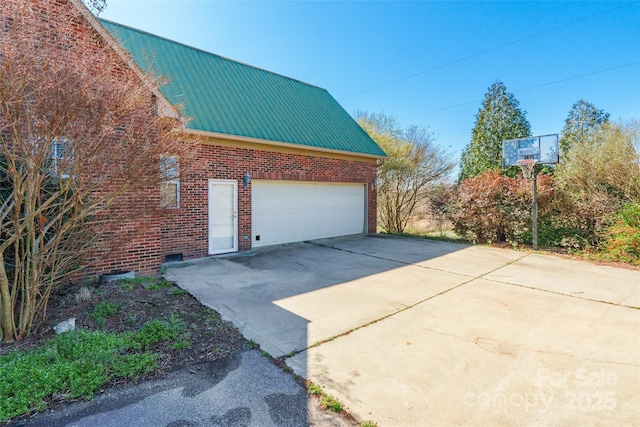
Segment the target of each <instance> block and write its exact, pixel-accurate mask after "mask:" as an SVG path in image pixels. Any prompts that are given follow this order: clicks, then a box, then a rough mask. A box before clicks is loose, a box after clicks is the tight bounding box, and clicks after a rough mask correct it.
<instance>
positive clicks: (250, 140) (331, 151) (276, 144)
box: [185, 129, 387, 160]
mask: <svg viewBox="0 0 640 427" xmlns="http://www.w3.org/2000/svg"><path fill="white" fill-rule="evenodd" d="M185 132H186V133H190V134H192V135H197V136H204V137H210V138H220V139H227V140H232V141H238V142H248V143H253V144H260V145H266V146H274V147H285V148H293V149H297V150H304V151H317V152H322V153H327V154H340V155H346V156H352V157H364V158H368V159H376V160H381V159H384V158H386V157H387V156H386V155H377V154H369V153H360V152H357V151H348V150H335V149H331V148H324V147H314V146H312V145H305V144H295V143H291V142H282V141H272V140H269V139H260V138H252V137H248V136H240V135H231V134H227V133H219V132H211V131H203V130H196V129H185Z"/></svg>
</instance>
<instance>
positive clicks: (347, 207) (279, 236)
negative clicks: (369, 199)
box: [251, 180, 366, 247]
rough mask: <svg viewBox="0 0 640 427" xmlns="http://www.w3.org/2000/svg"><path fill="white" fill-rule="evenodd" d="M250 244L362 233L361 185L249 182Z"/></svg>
mask: <svg viewBox="0 0 640 427" xmlns="http://www.w3.org/2000/svg"><path fill="white" fill-rule="evenodd" d="M251 186H252V188H251V194H252V199H251V206H252V213H251V222H252V236H251V238H252V246H253V247H259V246H267V245H276V244H280V243H289V242H300V241H303V240H310V239H320V238H324V237H334V236H344V235H347V234H359V233H363V232H365V222H366V215H365V212H366V201H365V200H366V199H365V185H364V184H337V183H318V182H298V181H262V180H254V181H252V183H251Z"/></svg>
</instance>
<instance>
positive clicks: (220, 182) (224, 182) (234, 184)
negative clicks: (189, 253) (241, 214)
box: [207, 179, 238, 255]
mask: <svg viewBox="0 0 640 427" xmlns="http://www.w3.org/2000/svg"><path fill="white" fill-rule="evenodd" d="M212 185H231V186H232V187H233V247H232V248H225V249H217V250H215V251H214V250H212V248H211V237H212V236H211V233H212V227H211V222H212V216H213V215H212V214H213V212H214V209H213V205H214V200H213V194H212V193H211V186H212ZM207 199H208V200H207V207H208V224H207V227H208V230H207V251H208V253H209V255H217V254H224V253H229V252H238V181H236V180H235V179H209V182H208V183H207Z"/></svg>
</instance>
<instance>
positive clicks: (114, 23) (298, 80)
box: [97, 18, 328, 92]
mask: <svg viewBox="0 0 640 427" xmlns="http://www.w3.org/2000/svg"><path fill="white" fill-rule="evenodd" d="M97 20H98V21H99V22H100V23H101V24H102V23H103V22H106V23H108V24H111V25H116V26H119V27H124V28H126V29H128V30H130V31H135V32H138V33H141V34H145V35H147V36H150V37H155V38H157V39H160V40H163V41H165V42H168V43H173V44H177V45H180V46H182V47H185V48H187V49H191V50H195V51H198V52H202V53H204V54H206V55H212V56H215V57H218V58H220V59H223V60H225V61H229V62H233V63H236V64H238V65H242V66H244V67H248V68H253V69H255V70H258V71H261V72H264V73H269V74H273V75H275V76H278V77H283V78H285V79H288V80H291V81H294V82H297V83H301V84H304V85H307V86H311V87H315V88H318V89H321V90H324V91H327V92H328V90H327V89H326V88H323V87H321V86H318V85H314V84H312V83H308V82H305V81H304V80H300V79H296V78H293V77H290V76H285V75H284V74H280V73H277V72H275V71H270V70H267V69H266V68H261V67H257V66H255V65H251V64H247V63H246V62H242V61H238V60H236V59H232V58H228V57H226V56H223V55H219V54H217V53H213V52H209V51H208V50H204V49H202V48H199V47H194V46H190V45H188V44H186V43H183V42H179V41H175V40H171V39H169V38H167V37H164V36H160V35H157V34H153V33H150V32H149V31H145V30H141V29H139V28H134V27H131V26H129V25H125V24H121V23H119V22H115V21H111V20H109V19H104V18H97ZM123 42H124V40H123Z"/></svg>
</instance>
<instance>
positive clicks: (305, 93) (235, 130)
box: [99, 19, 385, 156]
mask: <svg viewBox="0 0 640 427" xmlns="http://www.w3.org/2000/svg"><path fill="white" fill-rule="evenodd" d="M99 21H100V23H101V24H102V25H103V26H104V27H105V28H106V29H107V31H109V32H110V33H111V34H112V35H113V36H114V38H115V39H116V40H117V41H118V42H119V43H120V44H121V45H122V46H123V47H124V48H125V49H126V50H127V51H129V52H130V53H131V54H132V56H133V60H134V61H135V62H136V63H137V64H138V66H139V67H140V68H141V69H142V70H144V71H153V72H154V73H156V74H158V75H161V76H164V77H166V78H167V79H168V80H169V82H168V83H167V84H166V85H163V86H162V87H161V88H160V91H161V92H162V94H163V95H164V96H165V97H166V98H167V99H168V100H169V101H170V102H171V103H173V104H174V105H183V106H184V110H183V114H185V116H187V117H190V118H191V119H192V120H191V121H190V122H189V125H188V127H189V128H190V129H193V130H199V131H205V132H215V133H221V134H228V135H235V136H240V137H249V138H257V139H262V140H269V141H276V142H284V143H290V144H298V145H303V146H309V147H315V148H319V149H329V150H338V151H347V152H353V153H359V154H365V155H373V156H384V155H385V154H384V151H382V149H381V148H380V147H379V146H378V145H377V144H376V143H375V142H374V141H373V140H372V139H371V138H370V137H369V135H367V133H366V132H365V131H364V130H362V128H361V127H360V126H359V125H358V124H357V123H356V122H355V121H354V120H353V118H352V117H351V116H350V115H349V114H348V113H347V112H346V111H345V110H344V109H343V108H342V107H341V106H340V104H338V102H337V101H336V100H335V99H334V98H333V97H332V96H331V95H330V94H329V92H327V91H326V90H325V89H322V88H319V87H317V86H313V85H310V84H307V83H304V82H301V81H298V80H295V79H291V78H288V77H285V76H282V75H279V74H276V73H272V72H269V71H265V70H262V69H260V68H256V67H252V66H249V65H246V64H242V63H239V62H237V61H233V60H230V59H227V58H223V57H221V56H218V55H214V54H212V53H209V52H205V51H203V50H199V49H196V48H193V47H189V46H186V45H184V44H181V43H176V42H174V41H171V40H167V39H165V38H162V37H158V36H155V35H152V34H149V33H146V32H144V31H140V30H136V29H134V28H130V27H127V26H124V25H121V24H117V23H114V22H111V21H107V20H104V19H99Z"/></svg>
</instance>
